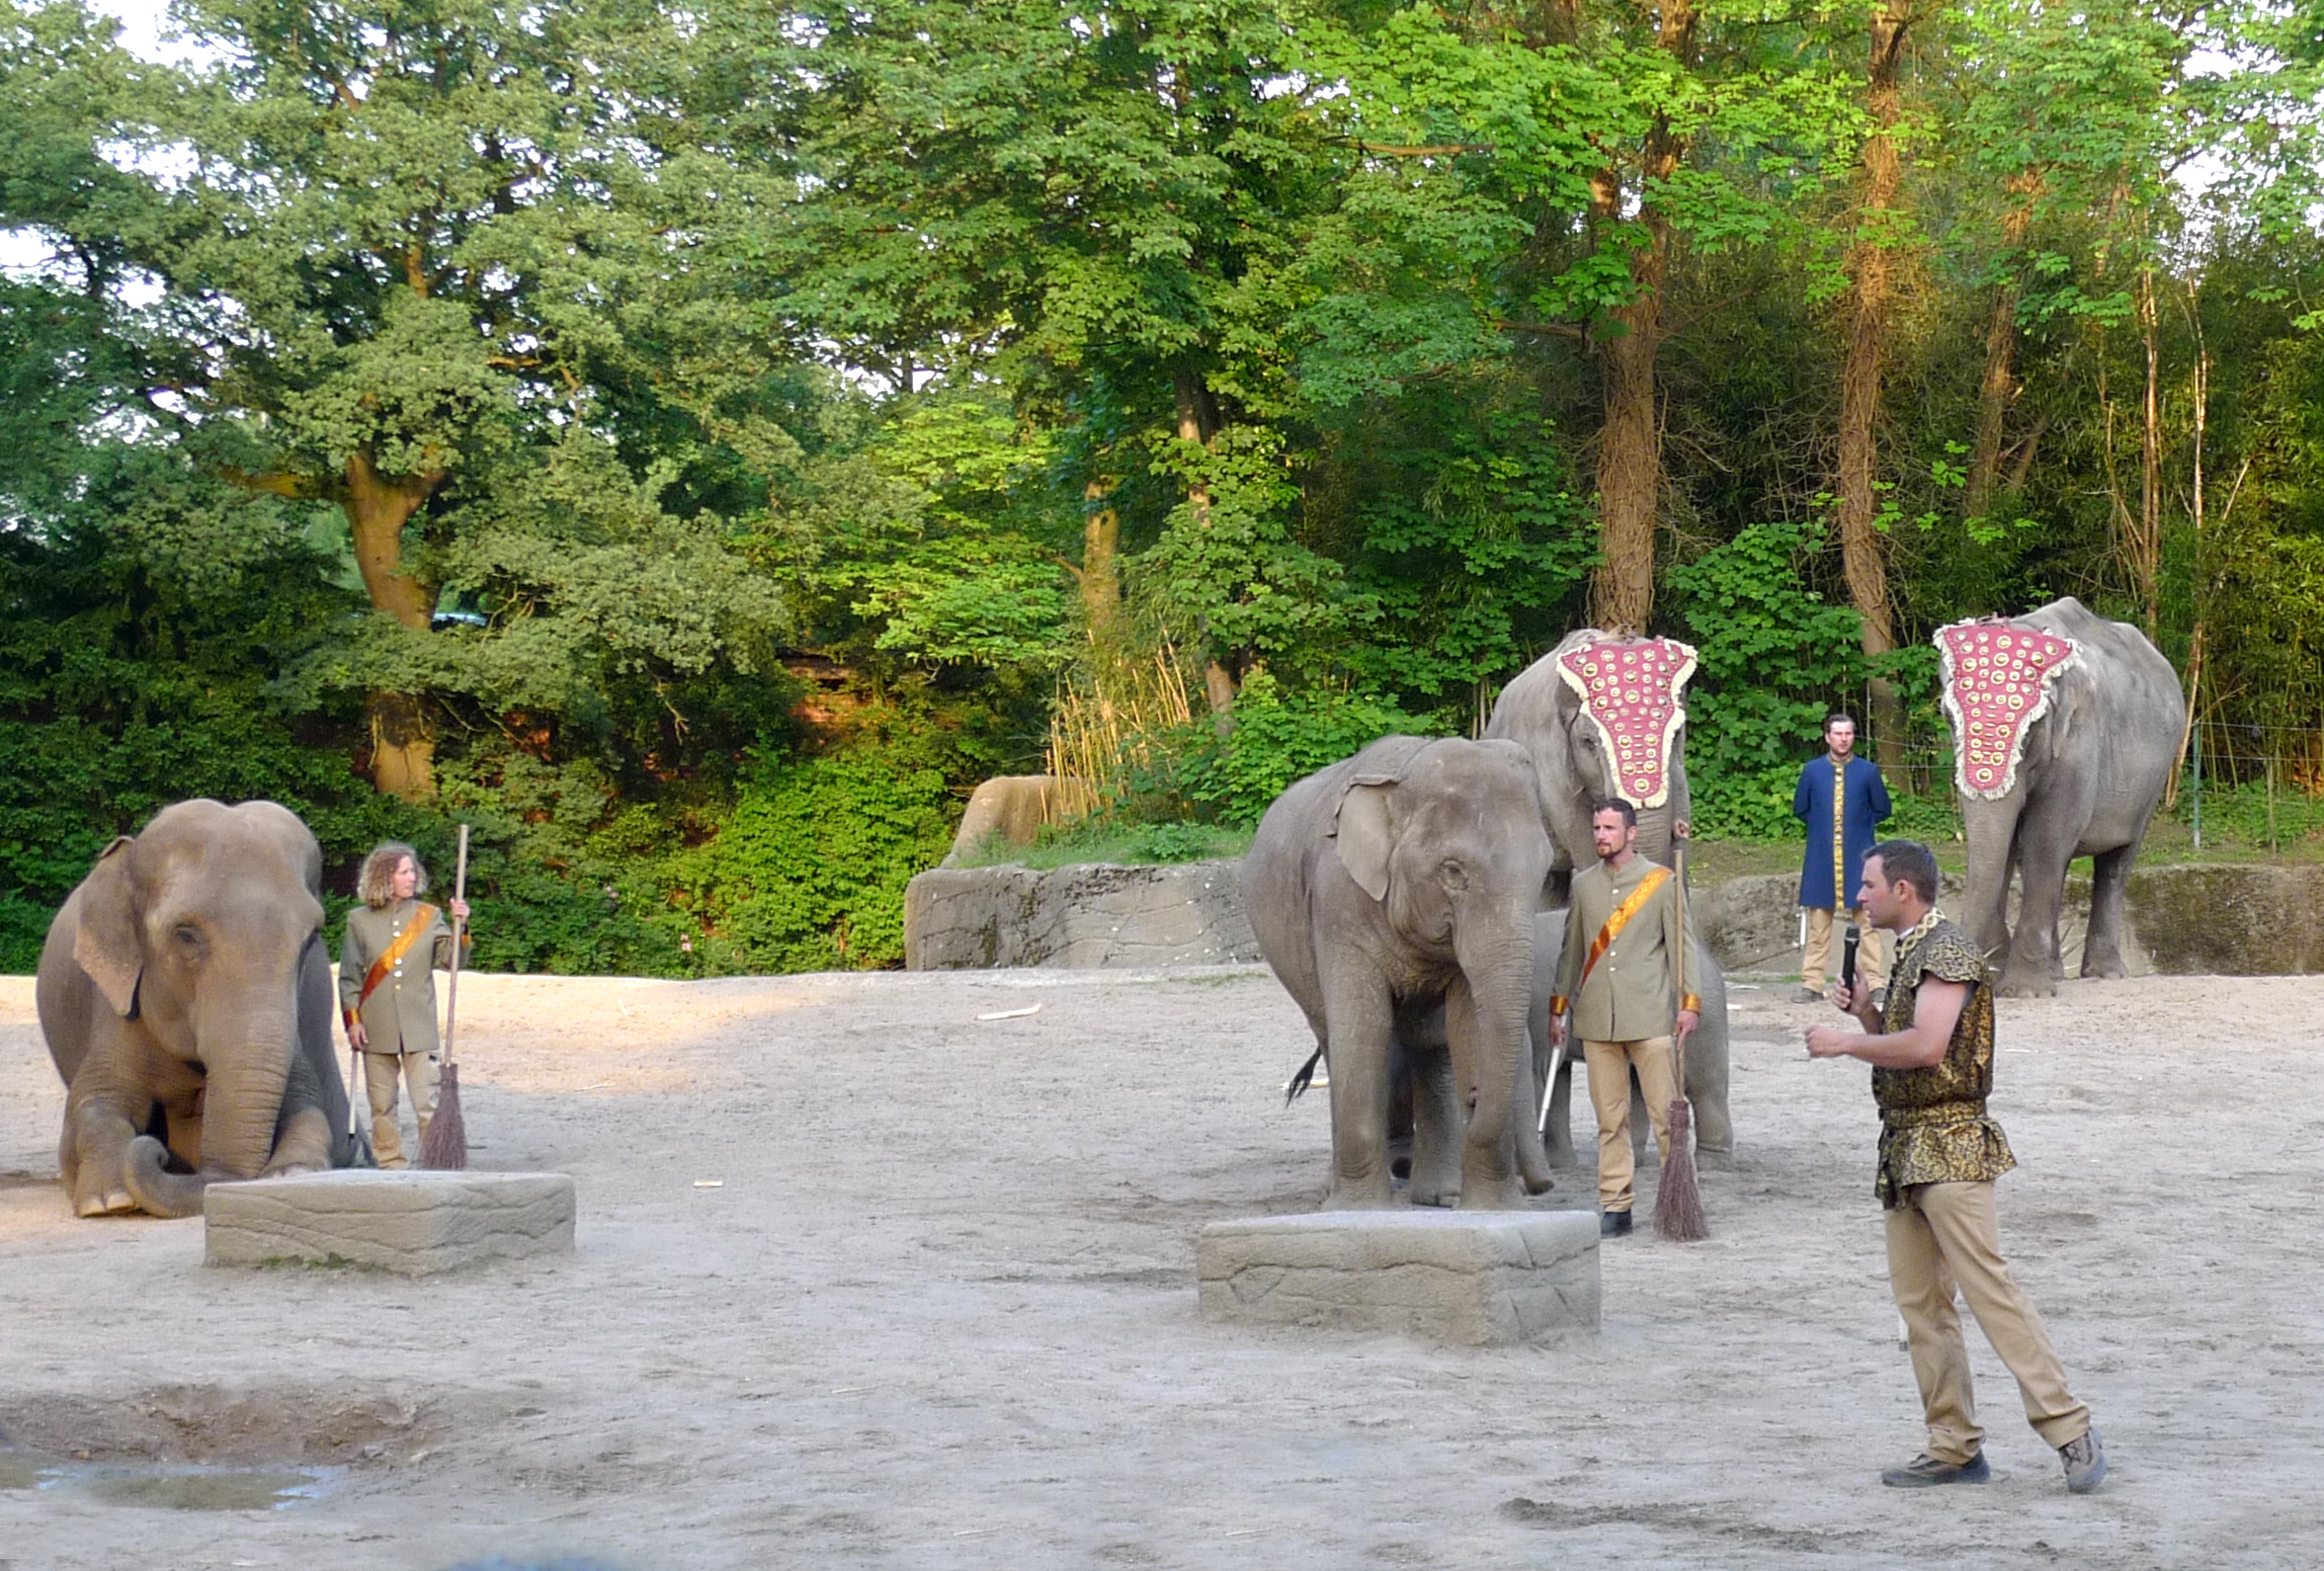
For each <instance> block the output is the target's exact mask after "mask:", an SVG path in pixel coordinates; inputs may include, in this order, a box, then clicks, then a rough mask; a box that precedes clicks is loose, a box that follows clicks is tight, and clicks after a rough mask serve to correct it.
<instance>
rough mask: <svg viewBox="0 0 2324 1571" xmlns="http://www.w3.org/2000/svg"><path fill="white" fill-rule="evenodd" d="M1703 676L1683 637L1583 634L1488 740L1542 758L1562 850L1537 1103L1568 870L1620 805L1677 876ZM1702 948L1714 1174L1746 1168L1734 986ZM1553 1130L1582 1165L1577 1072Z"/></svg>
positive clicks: (1703, 1140)
mask: <svg viewBox="0 0 2324 1571" xmlns="http://www.w3.org/2000/svg"><path fill="white" fill-rule="evenodd" d="M1694 674H1695V651H1694V650H1693V649H1691V648H1689V647H1688V646H1687V645H1685V644H1683V643H1680V642H1678V641H1677V640H1675V639H1671V638H1629V637H1622V636H1619V635H1618V634H1614V633H1609V632H1604V631H1601V630H1599V629H1598V628H1595V627H1585V628H1583V629H1581V630H1580V631H1578V632H1574V633H1569V634H1567V635H1566V637H1565V638H1564V639H1563V640H1562V641H1561V642H1560V643H1559V644H1558V645H1557V647H1556V648H1554V649H1552V650H1550V651H1549V653H1547V654H1545V655H1543V656H1542V657H1541V658H1540V659H1538V660H1536V661H1535V662H1534V663H1533V664H1532V665H1531V666H1528V667H1527V668H1526V669H1525V670H1524V671H1523V672H1520V673H1519V674H1518V676H1517V677H1516V678H1515V679H1513V680H1512V681H1511V682H1510V684H1509V686H1508V687H1507V688H1505V689H1503V690H1502V693H1501V698H1500V702H1498V703H1495V704H1494V705H1493V713H1492V717H1491V718H1490V719H1489V720H1488V721H1487V722H1486V725H1485V735H1486V736H1488V737H1500V738H1505V739H1507V740H1509V741H1513V742H1516V743H1517V744H1518V745H1519V746H1521V747H1523V748H1524V749H1525V750H1526V753H1527V756H1529V757H1530V758H1531V759H1532V760H1533V762H1534V782H1535V786H1536V787H1537V788H1538V790H1539V792H1540V796H1541V811H1542V815H1543V818H1544V820H1545V821H1546V824H1547V827H1548V830H1549V838H1550V840H1551V841H1552V842H1554V843H1555V845H1556V848H1557V856H1556V861H1555V866H1556V868H1558V869H1559V875H1553V876H1552V878H1551V881H1550V885H1549V887H1548V888H1547V889H1546V890H1545V891H1544V899H1543V903H1544V905H1548V904H1550V903H1551V902H1555V904H1556V907H1557V908H1556V909H1554V910H1548V911H1545V912H1544V913H1543V915H1542V917H1541V918H1540V919H1539V921H1538V923H1537V925H1536V935H1537V936H1536V938H1535V945H1534V958H1535V984H1534V1009H1533V1020H1532V1035H1533V1041H1534V1053H1533V1060H1532V1065H1531V1067H1532V1071H1533V1072H1532V1074H1531V1075H1530V1076H1529V1079H1530V1080H1531V1081H1532V1085H1533V1090H1532V1093H1531V1094H1533V1095H1535V1096H1537V1095H1538V1094H1539V1086H1540V1083H1541V1081H1540V1077H1541V1076H1542V1075H1545V1074H1546V1073H1547V1071H1548V1067H1549V1056H1550V1055H1549V1029H1548V1028H1549V993H1550V991H1551V987H1550V982H1551V979H1552V978H1553V977H1555V975H1556V974H1557V956H1558V951H1559V950H1560V948H1561V946H1562V944H1563V941H1564V932H1565V913H1564V910H1563V895H1564V890H1565V878H1564V877H1563V876H1562V875H1561V874H1562V873H1563V871H1564V870H1565V869H1570V868H1577V867H1580V868H1586V867H1588V866H1590V865H1591V864H1592V863H1594V862H1596V861H1597V859H1598V853H1597V850H1596V848H1595V847H1594V846H1593V845H1592V844H1591V841H1590V810H1591V803H1592V802H1594V801H1595V800H1597V799H1598V798H1600V797H1604V796H1619V797H1621V798H1623V799H1624V800H1626V801H1627V802H1629V803H1630V805H1631V806H1632V807H1634V808H1636V809H1637V812H1638V853H1639V855H1641V856H1643V857H1645V858H1646V859H1647V860H1649V861H1651V862H1659V863H1662V864H1664V865H1665V866H1668V865H1669V863H1670V861H1671V845H1672V841H1673V839H1674V836H1675V834H1676V832H1677V831H1678V829H1679V828H1680V827H1681V826H1683V825H1685V824H1686V822H1687V815H1688V810H1689V801H1690V798H1689V795H1688V790H1687V708H1686V689H1687V683H1688V681H1689V679H1690V678H1692V677H1693V676H1694ZM1689 942H1690V944H1691V945H1692V946H1693V950H1694V962H1695V975H1696V976H1697V977H1699V978H1700V979H1701V980H1700V983H1699V985H1698V987H1697V991H1698V992H1699V993H1701V997H1702V1017H1701V1019H1702V1023H1701V1026H1700V1027H1698V1028H1697V1029H1696V1031H1695V1034H1693V1035H1691V1036H1689V1037H1688V1038H1687V1063H1686V1077H1687V1084H1686V1090H1687V1097H1688V1100H1689V1101H1690V1102H1692V1103H1693V1104H1694V1114H1695V1132H1696V1148H1697V1150H1698V1151H1699V1152H1700V1153H1701V1157H1702V1160H1703V1163H1704V1165H1706V1166H1712V1167H1723V1166H1726V1165H1728V1164H1730V1163H1731V1162H1732V1161H1733V1159H1734V1151H1735V1125H1734V1121H1733V1119H1732V1118H1731V1117H1730V1116H1728V1112H1727V983H1726V975H1725V973H1724V972H1722V971H1721V970H1720V969H1719V965H1718V961H1717V960H1716V959H1714V958H1712V956H1711V952H1710V947H1709V946H1708V945H1706V944H1704V943H1703V942H1702V935H1701V931H1700V930H1697V931H1694V932H1692V933H1690V934H1689ZM1631 1096H1632V1100H1633V1106H1632V1109H1631V1117H1630V1128H1631V1131H1632V1133H1633V1137H1634V1138H1635V1139H1636V1140H1637V1141H1638V1142H1639V1143H1640V1151H1641V1158H1640V1159H1641V1160H1645V1159H1646V1158H1645V1157H1644V1155H1643V1152H1644V1151H1645V1150H1646V1149H1648V1147H1647V1146H1646V1144H1645V1131H1646V1130H1647V1128H1648V1127H1649V1123H1648V1120H1647V1117H1646V1113H1645V1110H1644V1108H1643V1106H1642V1105H1639V1104H1637V1102H1636V1096H1637V1093H1636V1091H1635V1089H1633V1091H1632V1093H1631ZM1550 1097H1551V1100H1550V1105H1549V1117H1548V1124H1547V1128H1546V1130H1545V1131H1544V1132H1545V1135H1546V1139H1547V1148H1546V1158H1547V1160H1548V1161H1549V1162H1550V1163H1551V1164H1553V1165H1556V1166H1566V1165H1569V1164H1570V1163H1571V1162H1572V1161H1573V1137H1572V1134H1571V1132H1570V1130H1571V1127H1572V1110H1571V1103H1572V1065H1571V1063H1570V1062H1568V1063H1566V1064H1565V1065H1564V1066H1563V1067H1562V1068H1561V1069H1560V1070H1559V1072H1558V1075H1557V1081H1556V1084H1555V1085H1554V1086H1553V1087H1552V1088H1551V1093H1550Z"/></svg>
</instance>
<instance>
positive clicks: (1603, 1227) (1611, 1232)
mask: <svg viewBox="0 0 2324 1571" xmlns="http://www.w3.org/2000/svg"><path fill="white" fill-rule="evenodd" d="M1598 1236H1599V1237H1600V1238H1627V1237H1629V1236H1630V1213H1629V1212H1628V1211H1607V1212H1605V1213H1604V1214H1603V1215H1601V1216H1600V1217H1599V1218H1598Z"/></svg>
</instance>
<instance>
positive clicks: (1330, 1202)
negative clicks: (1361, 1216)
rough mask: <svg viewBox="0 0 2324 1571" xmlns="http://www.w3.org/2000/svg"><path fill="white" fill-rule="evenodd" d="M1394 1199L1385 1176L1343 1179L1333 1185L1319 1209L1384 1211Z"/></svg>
mask: <svg viewBox="0 0 2324 1571" xmlns="http://www.w3.org/2000/svg"><path fill="white" fill-rule="evenodd" d="M1394 1203H1395V1202H1394V1200H1392V1199H1390V1198H1389V1195H1388V1183H1387V1180H1386V1179H1384V1178H1380V1179H1364V1180H1360V1181H1355V1182H1348V1181H1342V1182H1338V1183H1335V1184H1333V1185H1332V1187H1331V1192H1330V1193H1329V1194H1327V1195H1325V1196H1324V1198H1323V1204H1322V1205H1320V1206H1318V1207H1317V1209H1318V1210H1326V1211H1384V1210H1386V1209H1387V1208H1388V1207H1389V1206H1390V1205H1392V1204H1394Z"/></svg>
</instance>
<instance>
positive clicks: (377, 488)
mask: <svg viewBox="0 0 2324 1571" xmlns="http://www.w3.org/2000/svg"><path fill="white" fill-rule="evenodd" d="M443 483H444V471H443V470H441V469H435V470H429V471H427V472H425V473H421V474H411V475H404V476H401V477H399V478H395V479H389V478H387V477H386V476H383V475H381V474H380V473H379V470H378V467H377V465H376V464H375V462H374V461H373V456H372V453H371V450H370V449H369V448H364V449H359V450H358V451H357V452H356V454H355V455H354V456H353V457H351V458H349V459H348V460H347V481H346V490H345V492H344V494H343V495H342V497H341V499H340V506H341V507H342V508H343V509H344V510H345V512H346V514H347V525H348V530H349V532H350V533H351V534H352V535H353V536H354V537H355V565H356V568H357V570H358V571H360V572H361V573H362V574H363V581H364V588H365V589H366V590H367V591H369V592H370V594H371V597H372V604H373V606H375V607H376V608H378V609H379V610H381V611H383V612H386V613H387V614H388V615H389V616H391V617H393V618H394V619H395V620H397V621H400V622H402V623H403V624H404V625H405V626H406V627H410V628H414V629H416V630H418V631H421V632H425V631H427V629H428V620H429V618H430V616H431V615H432V614H433V613H434V611H435V609H436V607H435V601H434V598H433V597H432V596H431V595H430V594H429V593H428V590H427V586H425V585H423V584H421V583H420V582H419V581H418V580H416V579H413V578H410V577H408V576H406V575H405V573H404V571H403V529H404V526H405V525H406V524H409V523H410V522H411V518H412V515H413V514H414V513H417V512H418V511H419V510H420V507H421V506H422V504H424V503H425V502H426V501H427V500H428V498H429V497H430V496H432V495H434V494H435V491H436V488H437V487H438V486H440V485H442V484H443ZM371 722H372V784H373V785H374V786H376V787H377V788H378V789H380V790H382V791H386V792H388V793H390V794H391V795H396V796H402V797H405V798H418V797H423V796H430V795H433V794H434V793H435V790H436V780H435V758H436V737H435V732H434V730H433V728H432V727H431V726H430V725H429V724H428V716H427V711H426V710H425V709H424V708H423V707H422V706H421V704H420V703H419V701H418V700H417V699H414V698H411V697H408V696H406V695H404V694H399V693H374V694H373V695H372V699H371Z"/></svg>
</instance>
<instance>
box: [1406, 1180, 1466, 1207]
mask: <svg viewBox="0 0 2324 1571" xmlns="http://www.w3.org/2000/svg"><path fill="white" fill-rule="evenodd" d="M1412 1203H1413V1204H1415V1205H1435V1206H1441V1207H1446V1208H1450V1207H1452V1206H1454V1205H1457V1204H1459V1203H1460V1186H1459V1185H1457V1184H1455V1185H1453V1186H1452V1187H1451V1188H1450V1189H1448V1188H1447V1187H1445V1186H1444V1185H1442V1184H1415V1185H1413V1186H1412Z"/></svg>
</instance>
